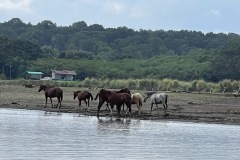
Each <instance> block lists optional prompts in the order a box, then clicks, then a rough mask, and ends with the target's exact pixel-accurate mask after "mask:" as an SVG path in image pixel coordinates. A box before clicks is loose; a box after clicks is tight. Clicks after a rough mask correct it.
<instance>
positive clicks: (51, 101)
mask: <svg viewBox="0 0 240 160" xmlns="http://www.w3.org/2000/svg"><path fill="white" fill-rule="evenodd" d="M49 98H50V102H51V104H52V108H53V103H52V98H51V97H49Z"/></svg>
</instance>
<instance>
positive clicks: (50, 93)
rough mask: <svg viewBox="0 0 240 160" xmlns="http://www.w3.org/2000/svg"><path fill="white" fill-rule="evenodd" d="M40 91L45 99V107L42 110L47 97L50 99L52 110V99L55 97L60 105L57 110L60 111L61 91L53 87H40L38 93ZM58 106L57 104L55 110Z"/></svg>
mask: <svg viewBox="0 0 240 160" xmlns="http://www.w3.org/2000/svg"><path fill="white" fill-rule="evenodd" d="M42 90H43V91H44V92H45V99H46V105H45V107H44V108H46V107H47V99H48V97H49V98H50V101H51V104H52V108H53V103H52V98H55V97H57V99H58V104H60V105H59V109H60V108H61V102H62V99H63V91H62V89H61V88H55V87H52V86H47V85H40V87H39V90H38V92H41V91H42ZM58 104H57V106H56V108H57V107H58Z"/></svg>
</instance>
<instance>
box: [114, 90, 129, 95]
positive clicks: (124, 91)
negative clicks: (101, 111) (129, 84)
mask: <svg viewBox="0 0 240 160" xmlns="http://www.w3.org/2000/svg"><path fill="white" fill-rule="evenodd" d="M116 93H129V94H130V95H131V91H130V89H129V88H123V89H121V90H119V91H117V92H116Z"/></svg>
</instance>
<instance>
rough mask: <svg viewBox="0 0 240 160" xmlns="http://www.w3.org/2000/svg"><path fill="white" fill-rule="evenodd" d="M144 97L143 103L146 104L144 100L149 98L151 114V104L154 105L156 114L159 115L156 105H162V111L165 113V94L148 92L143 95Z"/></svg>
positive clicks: (166, 97) (166, 96)
mask: <svg viewBox="0 0 240 160" xmlns="http://www.w3.org/2000/svg"><path fill="white" fill-rule="evenodd" d="M145 95H146V97H145V98H144V100H143V101H144V102H146V100H147V99H148V98H149V99H150V100H151V111H150V113H151V112H152V107H153V104H156V107H157V110H158V113H159V108H158V104H161V103H162V104H163V108H164V111H165V112H166V111H167V107H168V104H167V101H168V95H167V94H166V93H157V92H149V93H145Z"/></svg>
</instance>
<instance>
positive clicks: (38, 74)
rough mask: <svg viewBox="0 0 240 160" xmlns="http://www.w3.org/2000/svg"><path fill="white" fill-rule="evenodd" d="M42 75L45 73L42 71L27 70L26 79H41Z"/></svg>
mask: <svg viewBox="0 0 240 160" xmlns="http://www.w3.org/2000/svg"><path fill="white" fill-rule="evenodd" d="M42 75H43V73H42V72H32V71H27V72H26V79H34V80H40V79H41V78H42Z"/></svg>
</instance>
